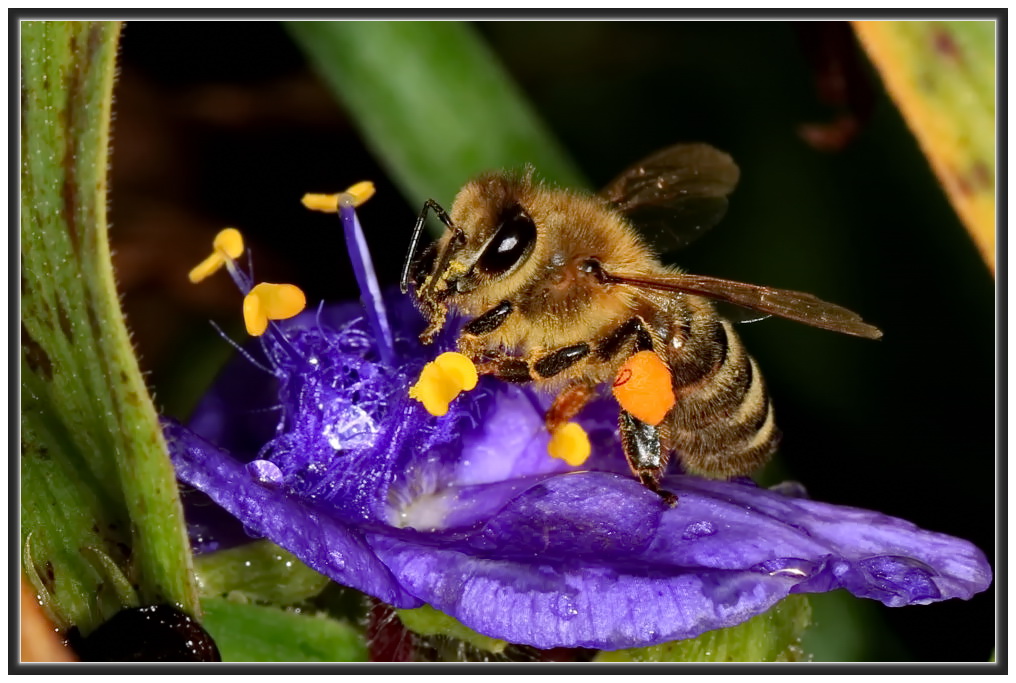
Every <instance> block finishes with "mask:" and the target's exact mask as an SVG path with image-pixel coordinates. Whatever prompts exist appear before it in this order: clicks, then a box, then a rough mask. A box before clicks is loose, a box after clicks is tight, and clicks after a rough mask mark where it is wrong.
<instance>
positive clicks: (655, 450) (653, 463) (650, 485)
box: [618, 410, 677, 507]
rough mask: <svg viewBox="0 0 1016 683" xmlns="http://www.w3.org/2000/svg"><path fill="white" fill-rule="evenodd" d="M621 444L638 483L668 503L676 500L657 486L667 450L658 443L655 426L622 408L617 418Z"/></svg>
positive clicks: (674, 496)
mask: <svg viewBox="0 0 1016 683" xmlns="http://www.w3.org/2000/svg"><path fill="white" fill-rule="evenodd" d="M618 427H619V430H620V432H621V446H622V447H623V448H624V456H625V458H627V459H628V466H629V467H631V471H632V473H633V474H634V475H635V476H636V477H637V478H638V480H639V481H640V482H642V485H643V486H645V487H646V488H647V489H649V490H650V491H653V492H655V493H656V494H657V495H659V496H660V498H662V499H663V502H665V503H666V504H667V505H669V506H670V507H673V506H674V505H676V504H677V496H676V495H674V494H673V493H671V492H670V491H665V490H663V489H662V488H660V479H662V478H663V471H664V470H665V469H666V467H667V460H668V454H667V453H665V452H664V450H663V446H662V444H661V443H660V432H659V430H658V429H657V428H656V427H655V426H653V425H651V424H648V423H646V422H643V421H642V420H639V419H638V418H636V417H634V416H633V415H632V414H631V413H629V412H628V411H627V410H622V411H621V415H620V417H619V419H618Z"/></svg>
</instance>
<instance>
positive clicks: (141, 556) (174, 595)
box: [21, 21, 199, 632]
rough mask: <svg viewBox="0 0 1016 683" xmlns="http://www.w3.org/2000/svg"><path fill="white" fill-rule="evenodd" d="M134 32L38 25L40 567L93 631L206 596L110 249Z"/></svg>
mask: <svg viewBox="0 0 1016 683" xmlns="http://www.w3.org/2000/svg"><path fill="white" fill-rule="evenodd" d="M119 32H120V25H119V24H118V23H116V22H62V21H50V22H25V23H24V24H22V66H21V69H22V71H21V75H22V80H21V157H22V166H21V209H22V211H21V302H22V317H21V378H22V384H21V402H22V414H21V429H22V454H21V474H22V490H21V513H22V540H23V543H24V553H23V555H24V562H25V567H24V569H25V572H26V574H27V575H28V576H29V577H30V578H33V579H34V580H33V583H34V585H35V588H36V590H37V591H39V593H40V594H41V595H43V596H44V597H45V598H48V601H49V602H48V605H49V607H50V608H51V612H52V613H53V616H54V617H56V618H57V619H58V622H59V623H60V624H61V625H64V626H66V625H69V624H76V625H78V626H79V628H81V630H82V631H84V632H87V631H89V630H90V629H91V628H94V627H95V626H96V625H98V623H101V622H102V621H103V620H105V619H106V618H108V617H109V616H111V614H112V613H114V612H115V611H116V610H118V609H120V608H121V607H122V606H124V603H131V602H134V601H135V600H136V601H137V602H139V603H141V604H153V603H175V604H178V605H180V606H182V607H183V609H185V610H187V611H189V612H191V613H192V614H196V613H197V611H198V607H199V606H198V602H197V591H196V589H195V584H194V579H193V575H192V571H191V556H190V550H189V546H188V542H187V536H186V531H185V527H184V524H183V514H182V508H181V506H180V501H179V497H178V493H177V487H176V480H175V477H174V474H173V468H172V466H171V464H170V461H169V458H168V456H167V453H166V446H165V443H164V441H163V438H162V433H161V431H160V429H159V422H158V416H157V414H156V411H155V408H154V406H153V405H152V401H151V399H150V398H149V395H148V391H147V389H146V387H145V384H144V381H143V379H142V377H141V373H140V371H139V369H138V365H137V360H136V359H135V357H134V353H133V350H132V348H131V343H130V337H129V334H128V332H127V329H126V327H125V325H124V320H123V315H122V313H121V311H120V306H119V300H118V298H117V292H116V286H115V283H114V280H113V271H112V266H111V264H110V257H109V244H108V241H107V235H106V202H107V198H106V174H107V168H108V164H109V155H108V148H109V141H110V113H111V107H112V88H113V74H114V63H115V56H116V46H117V40H118V37H119ZM127 586H133V588H134V590H135V591H136V595H132V594H131V593H130V591H126V590H125V587H127Z"/></svg>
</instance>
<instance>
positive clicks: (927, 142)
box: [854, 21, 998, 272]
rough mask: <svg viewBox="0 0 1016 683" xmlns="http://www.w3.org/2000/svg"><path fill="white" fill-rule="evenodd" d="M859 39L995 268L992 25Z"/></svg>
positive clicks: (909, 29)
mask: <svg viewBox="0 0 1016 683" xmlns="http://www.w3.org/2000/svg"><path fill="white" fill-rule="evenodd" d="M854 27H855V29H856V31H857V35H858V37H859V38H860V40H861V43H862V44H863V45H864V48H865V50H866V51H867V52H868V55H869V56H870V57H871V60H872V62H874V64H875V67H876V68H877V69H878V70H879V73H880V74H881V75H882V79H883V80H884V81H885V85H886V89H887V90H888V91H889V94H890V95H891V96H892V98H893V100H894V101H895V102H896V106H897V107H899V109H900V112H901V113H902V114H903V117H904V118H905V119H906V121H907V125H909V126H910V129H911V130H912V131H913V133H914V135H915V136H916V137H917V141H918V143H919V144H920V145H921V148H922V149H923V150H924V154H925V156H927V157H928V161H929V162H930V163H931V166H932V168H933V169H934V170H935V174H936V175H937V176H938V179H939V182H941V183H942V186H943V187H944V188H945V191H946V193H947V194H948V195H949V200H950V201H951V202H952V204H953V206H954V207H955V209H956V212H957V213H958V214H959V216H960V218H961V219H962V221H963V223H964V225H966V227H967V230H968V231H969V232H970V234H971V236H972V237H973V239H974V242H975V243H976V244H977V247H978V249H980V251H981V254H982V255H983V257H984V260H985V261H986V262H987V264H988V266H989V267H990V268H991V270H992V271H993V272H994V270H995V31H996V30H997V28H998V25H997V24H996V23H995V22H992V21H858V22H854Z"/></svg>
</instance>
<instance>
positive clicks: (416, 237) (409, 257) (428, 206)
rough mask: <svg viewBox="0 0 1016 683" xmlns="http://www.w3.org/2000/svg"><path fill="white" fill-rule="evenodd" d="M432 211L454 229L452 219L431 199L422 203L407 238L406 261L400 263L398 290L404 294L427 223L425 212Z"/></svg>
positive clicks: (406, 290) (407, 288)
mask: <svg viewBox="0 0 1016 683" xmlns="http://www.w3.org/2000/svg"><path fill="white" fill-rule="evenodd" d="M428 211H433V212H434V213H435V214H437V217H438V218H440V219H441V222H442V223H444V224H445V225H446V226H447V227H448V228H451V229H454V228H455V224H454V223H452V219H451V218H449V217H448V214H447V213H446V212H445V210H444V209H443V208H442V207H441V205H440V204H438V203H437V202H436V201H434V200H433V199H428V200H427V201H425V202H424V203H423V208H422V209H420V216H419V218H417V219H416V225H415V226H413V236H412V237H411V238H410V239H409V251H408V252H407V253H406V261H405V263H403V264H402V276H401V277H400V278H399V290H400V291H401V292H402V293H403V294H405V293H406V292H408V291H409V270H410V268H412V267H413V263H414V262H415V261H416V252H417V249H418V247H419V245H420V235H421V234H422V233H423V226H424V225H426V224H427V212H428Z"/></svg>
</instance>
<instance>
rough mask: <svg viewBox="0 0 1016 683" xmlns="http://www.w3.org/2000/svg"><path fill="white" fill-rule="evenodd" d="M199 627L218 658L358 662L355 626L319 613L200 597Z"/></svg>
mask: <svg viewBox="0 0 1016 683" xmlns="http://www.w3.org/2000/svg"><path fill="white" fill-rule="evenodd" d="M201 607H202V608H203V609H204V611H205V618H204V621H203V625H204V627H205V629H206V630H207V631H208V632H209V633H210V634H211V635H212V638H214V639H215V643H216V645H218V647H219V653H220V654H221V655H222V661H224V662H364V661H367V644H366V642H365V641H364V638H363V635H362V634H361V633H360V632H359V630H358V629H356V628H354V627H353V626H351V625H350V624H347V623H344V622H340V621H336V620H335V619H331V618H329V617H327V616H325V615H320V614H319V615H310V614H302V613H299V612H295V611H288V610H284V609H279V608H277V607H265V606H261V605H249V604H243V603H237V602H231V601H229V600H224V599H221V598H203V599H202V600H201Z"/></svg>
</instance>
